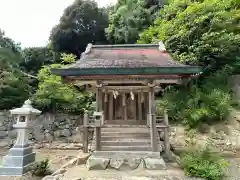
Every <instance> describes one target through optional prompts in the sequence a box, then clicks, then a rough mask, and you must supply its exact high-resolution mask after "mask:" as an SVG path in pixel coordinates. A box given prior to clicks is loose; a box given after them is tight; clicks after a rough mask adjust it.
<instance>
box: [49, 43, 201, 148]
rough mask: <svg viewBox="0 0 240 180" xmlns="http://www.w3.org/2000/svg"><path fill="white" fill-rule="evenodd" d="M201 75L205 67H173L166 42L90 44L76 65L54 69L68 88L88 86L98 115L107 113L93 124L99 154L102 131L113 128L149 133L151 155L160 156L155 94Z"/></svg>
mask: <svg viewBox="0 0 240 180" xmlns="http://www.w3.org/2000/svg"><path fill="white" fill-rule="evenodd" d="M200 72H201V68H200V67H196V66H188V65H183V64H180V63H178V62H176V61H173V60H172V58H171V56H170V55H169V54H168V53H167V52H166V50H165V47H164V45H163V43H162V42H160V43H159V44H127V45H92V44H89V45H88V46H87V48H86V51H85V52H84V53H83V54H82V56H81V58H80V59H79V60H78V61H77V62H76V63H75V64H73V65H71V66H70V67H68V68H65V69H52V73H53V74H55V75H59V76H62V78H63V80H64V82H68V83H73V84H75V85H78V86H83V85H84V86H85V87H86V88H87V89H88V90H89V91H94V92H96V112H103V113H102V120H101V122H100V123H97V124H95V125H94V123H93V126H94V127H95V136H96V150H98V151H100V150H101V147H102V146H101V143H102V142H101V129H102V128H104V127H108V126H109V125H112V126H111V127H114V126H118V127H127V125H132V126H134V125H135V126H138V125H139V126H140V125H141V127H142V126H143V127H145V128H148V129H149V130H150V131H149V134H150V139H151V141H150V142H151V143H150V144H151V148H150V149H151V151H153V152H156V151H158V148H157V138H156V136H157V125H156V118H155V109H156V108H155V93H156V92H159V91H160V90H161V85H162V84H179V83H182V82H183V80H186V79H189V78H191V77H192V76H195V75H197V74H199V73H200ZM85 118H87V117H85ZM96 121H97V119H96ZM85 125H87V122H85ZM165 125H166V124H165ZM162 127H164V126H162ZM165 128H168V125H166V126H165ZM165 134H167V131H166V133H165ZM165 148H166V147H165Z"/></svg>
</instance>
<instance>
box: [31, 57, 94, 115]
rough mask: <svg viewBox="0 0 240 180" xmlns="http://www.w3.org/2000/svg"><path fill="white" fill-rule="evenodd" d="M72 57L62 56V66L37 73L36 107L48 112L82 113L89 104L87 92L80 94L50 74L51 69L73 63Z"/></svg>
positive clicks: (77, 90) (50, 67)
mask: <svg viewBox="0 0 240 180" xmlns="http://www.w3.org/2000/svg"><path fill="white" fill-rule="evenodd" d="M74 58H75V56H74V55H67V54H63V56H62V58H61V59H63V63H64V64H52V65H49V66H45V67H44V68H42V69H41V70H40V71H39V73H38V81H39V84H38V89H37V91H36V93H35V94H34V95H33V97H32V99H33V102H34V103H35V105H36V106H37V107H39V108H40V109H42V110H44V111H49V112H56V111H61V112H66V113H82V112H83V110H84V109H86V108H88V107H89V105H90V103H91V101H90V100H91V97H90V96H89V94H88V93H87V92H81V91H79V89H77V88H76V87H75V86H74V85H71V84H65V83H63V82H62V80H61V77H60V76H55V75H53V74H51V69H52V68H63V67H64V66H66V63H67V62H70V63H72V62H74Z"/></svg>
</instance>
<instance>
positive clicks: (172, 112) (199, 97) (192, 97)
mask: <svg viewBox="0 0 240 180" xmlns="http://www.w3.org/2000/svg"><path fill="white" fill-rule="evenodd" d="M228 72H229V70H228V69H227V68H226V69H224V70H222V71H218V73H216V74H214V75H212V76H209V77H208V78H205V79H204V80H201V79H200V80H197V81H195V82H194V80H193V82H192V83H189V85H188V86H180V87H176V86H175V87H170V88H168V89H166V90H165V93H164V96H163V99H162V101H160V104H159V105H158V106H160V107H164V108H166V109H168V114H169V117H170V119H171V120H172V121H175V122H181V123H183V124H184V125H187V126H188V127H190V128H192V127H195V126H197V125H199V124H200V123H203V122H205V123H213V122H215V121H219V120H223V119H224V118H225V117H226V116H227V115H228V112H229V108H230V107H231V102H232V101H231V94H230V91H229V89H230V88H229V87H228V85H227V77H228V76H227V74H228ZM198 81H199V82H198ZM158 109H160V108H158Z"/></svg>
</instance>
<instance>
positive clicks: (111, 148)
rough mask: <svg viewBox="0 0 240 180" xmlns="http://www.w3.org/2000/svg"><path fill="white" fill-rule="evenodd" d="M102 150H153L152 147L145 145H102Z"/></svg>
mask: <svg viewBox="0 0 240 180" xmlns="http://www.w3.org/2000/svg"><path fill="white" fill-rule="evenodd" d="M102 151H151V147H150V146H148V145H144V146H102Z"/></svg>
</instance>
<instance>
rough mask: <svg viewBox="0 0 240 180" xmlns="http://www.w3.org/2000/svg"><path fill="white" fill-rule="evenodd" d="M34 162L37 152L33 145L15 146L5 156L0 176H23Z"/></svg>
mask: <svg viewBox="0 0 240 180" xmlns="http://www.w3.org/2000/svg"><path fill="white" fill-rule="evenodd" d="M34 162H35V153H34V152H32V148H31V147H24V148H16V147H13V148H11V149H10V150H9V153H8V155H6V156H5V157H4V158H3V164H2V167H1V168H0V176H21V175H23V174H25V173H26V172H27V171H28V170H29V168H30V167H31V166H32V164H33V163H34Z"/></svg>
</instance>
